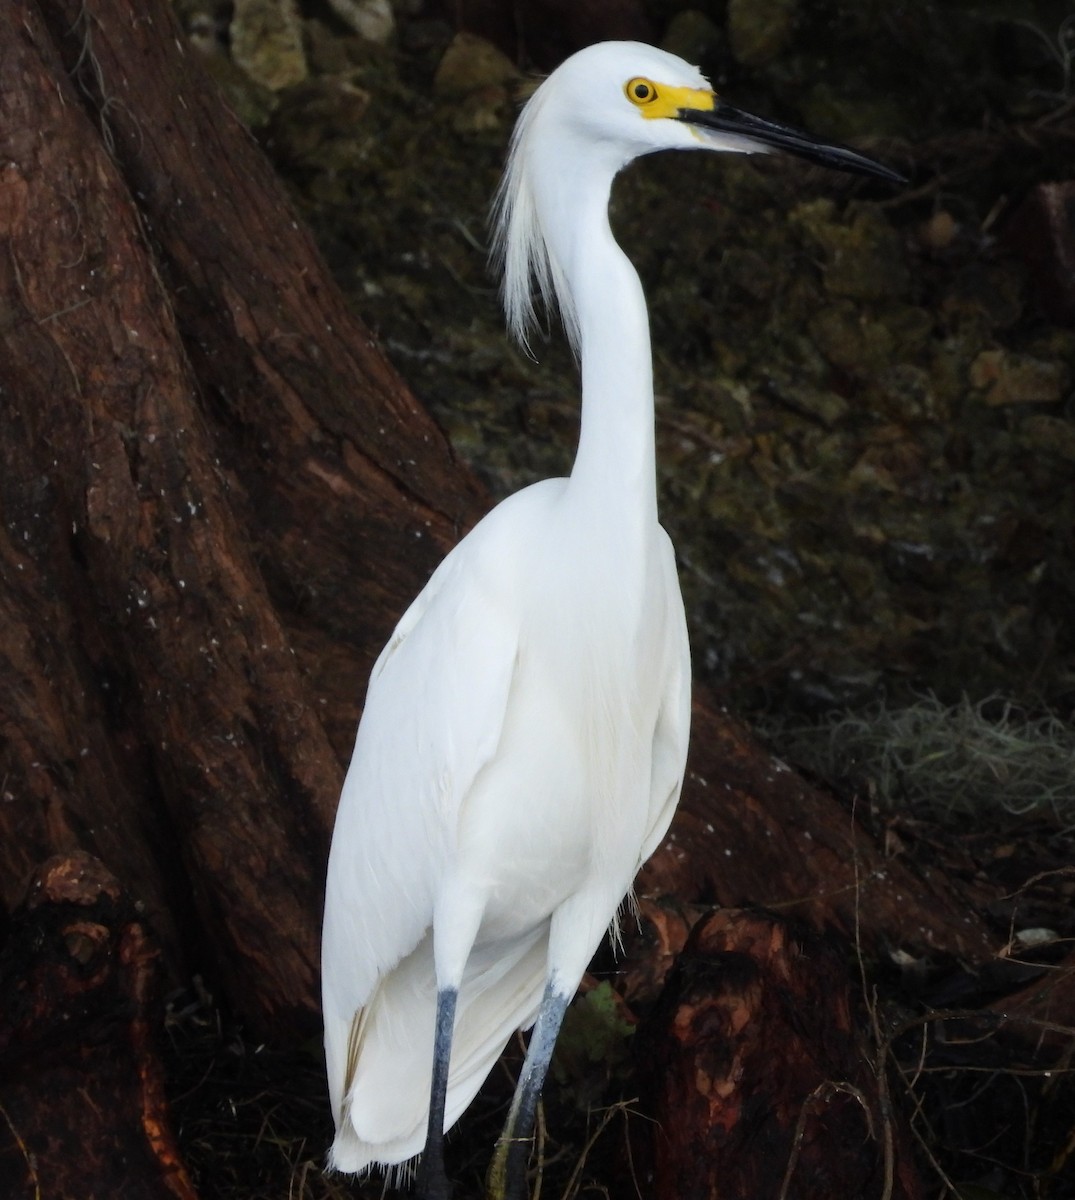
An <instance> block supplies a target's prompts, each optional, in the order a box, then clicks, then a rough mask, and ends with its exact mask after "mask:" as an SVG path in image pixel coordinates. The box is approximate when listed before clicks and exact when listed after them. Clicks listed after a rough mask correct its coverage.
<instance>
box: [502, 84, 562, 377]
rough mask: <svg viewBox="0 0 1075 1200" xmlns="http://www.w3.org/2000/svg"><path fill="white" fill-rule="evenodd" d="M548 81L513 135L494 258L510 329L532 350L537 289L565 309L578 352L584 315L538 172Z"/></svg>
mask: <svg viewBox="0 0 1075 1200" xmlns="http://www.w3.org/2000/svg"><path fill="white" fill-rule="evenodd" d="M547 95H548V93H547V90H546V88H545V86H544V85H542V86H541V87H539V88H538V90H537V91H536V92H535V93H534V94H533V96H531V97H530V99H529V101H528V102H527V104H526V107H525V108H524V109H523V111H522V113H521V114H520V116H519V120H518V122H517V124H516V126H515V132H514V133H513V134H512V137H511V147H510V149H509V151H508V161H507V164H506V165H505V167H504V175H503V177H502V178H501V180H500V184H499V186H498V187H497V190H496V195H495V196H494V197H493V205H492V212H491V222H492V226H493V245H492V251H491V254H490V260H491V262H492V264H493V267H494V269H495V270H496V271H497V273H498V274H500V276H501V285H500V295H501V300H502V301H503V304H504V315H505V317H506V318H507V325H508V330H509V332H510V333H511V335H512V337H514V338H515V339H516V341H518V342H519V344H520V345H521V346H522V347H523V349H524V350H526V351H527V352H528V353H529V351H530V334H531V331H532V330H533V329H534V328H535V327H536V326H537V325H538V314H537V311H536V307H535V303H534V300H535V291H536V294H537V295H538V296H540V297H541V305H542V307H543V308H544V309H545V311H546V312H547V313H549V314H550V315H551V314H552V312H553V311H554V310H559V313H560V319H561V321H563V324H564V329H565V331H566V333H567V336H568V340H569V341H570V342H571V346H572V348H573V349H574V351H575V353H576V354H577V353H578V347H579V327H578V317H577V315H576V312H575V305H574V300H573V298H572V296H571V289H570V288H569V287H568V283H567V276H566V275H565V274H564V270H563V267H562V266H561V265H560V263H559V262H558V261H557V259H556V257H555V255H554V254H553V253H552V252H551V250H550V248H549V244H548V241H547V240H546V238H545V233H544V230H543V229H542V226H541V218H540V215H539V212H538V202H537V189H536V183H537V180H536V178H535V175H534V172H535V171H536V170H539V169H540V168H539V162H540V156H539V155H537V154H535V145H534V143H535V142H536V140H537V138H536V136H535V133H536V128H537V127H538V126H539V125H540V116H541V111H542V109H543V107H544V101H545V100H546V98H547Z"/></svg>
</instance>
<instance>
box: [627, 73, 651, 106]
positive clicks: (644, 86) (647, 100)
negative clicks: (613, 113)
mask: <svg viewBox="0 0 1075 1200" xmlns="http://www.w3.org/2000/svg"><path fill="white" fill-rule="evenodd" d="M623 90H624V91H625V92H626V93H627V99H628V100H630V101H631V103H632V104H637V105H639V106H640V107H641V106H642V105H643V104H652V103H653V102H654V100H656V99H657V88H656V87H655V86H654V85H653V84H652V83H650V81H649V80H648V79H632V80H631V81H630V82H629V83H628V84H627V86H626V87H625V88H624V89H623Z"/></svg>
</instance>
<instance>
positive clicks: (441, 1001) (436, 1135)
mask: <svg viewBox="0 0 1075 1200" xmlns="http://www.w3.org/2000/svg"><path fill="white" fill-rule="evenodd" d="M458 995H459V993H458V992H457V991H456V990H455V988H445V989H444V990H443V991H439V992H437V1028H436V1032H435V1033H434V1035H433V1082H432V1084H431V1085H430V1089H429V1125H428V1127H427V1129H426V1148H425V1149H424V1150H423V1151H422V1161H421V1163H419V1165H418V1195H419V1197H420V1198H421V1200H450V1197H451V1194H452V1187H451V1184H450V1183H449V1182H448V1176H447V1174H445V1171H444V1100H445V1096H446V1095H447V1092H448V1063H449V1061H450V1059H451V1056H452V1030H453V1029H454V1028H455V1002H456V998H457V997H458Z"/></svg>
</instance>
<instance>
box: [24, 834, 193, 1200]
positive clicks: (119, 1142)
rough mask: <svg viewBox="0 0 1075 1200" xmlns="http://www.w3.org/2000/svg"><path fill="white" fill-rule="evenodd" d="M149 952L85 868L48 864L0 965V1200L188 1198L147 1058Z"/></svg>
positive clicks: (151, 1036) (112, 893)
mask: <svg viewBox="0 0 1075 1200" xmlns="http://www.w3.org/2000/svg"><path fill="white" fill-rule="evenodd" d="M159 960H160V954H159V951H158V949H157V947H156V946H155V944H154V941H153V938H152V936H151V934H150V933H149V932H148V930H147V929H146V927H145V924H144V922H143V921H142V920H141V918H140V917H139V916H138V914H137V912H136V910H135V907H134V904H133V902H132V900H131V898H130V896H129V895H127V894H126V893H125V892H124V890H123V889H122V888H121V887H120V885H119V883H118V882H117V880H116V879H115V877H114V876H112V875H111V874H110V873H109V872H108V871H107V870H106V869H105V868H104V867H103V866H102V864H101V863H100V862H99V861H97V860H96V859H94V858H92V857H90V856H89V855H87V854H83V853H75V854H71V855H67V856H65V857H59V858H54V859H50V860H49V861H48V862H47V863H45V864H44V865H43V866H42V867H41V869H40V870H39V871H38V872H37V874H36V875H35V876H34V878H33V881H32V883H31V885H30V888H29V892H28V894H27V898H26V900H25V902H24V904H23V905H22V906H20V907H19V908H18V909H17V910H16V912H15V913H14V914H13V917H12V922H11V926H10V929H9V931H8V936H7V939H6V942H5V945H4V950H3V953H2V955H0V995H2V996H3V998H4V1002H3V1006H2V1008H0V1078H2V1079H3V1081H4V1084H3V1092H2V1099H3V1104H2V1112H0V1194H2V1195H4V1196H8V1197H12V1198H14V1197H22V1196H26V1197H31V1196H47V1197H49V1200H85V1198H86V1197H88V1196H101V1197H104V1196H116V1197H119V1196H122V1197H124V1200H196V1193H195V1191H194V1188H193V1186H192V1184H191V1181H190V1179H189V1178H188V1177H187V1173H186V1170H185V1169H184V1167H183V1164H182V1161H181V1159H180V1155H179V1150H178V1147H177V1146H176V1142H175V1137H174V1134H173V1131H172V1127H171V1122H170V1118H169V1114H168V1107H167V1102H166V1099H165V1093H164V1081H163V1074H162V1071H161V1067H160V1062H159V1060H158V1057H157V1047H156V1040H155V1039H156V1031H157V1025H158V1022H157V1020H156V1016H155V1010H156V1007H157V1006H158V1005H159V1003H160V982H161V966H160V961H159Z"/></svg>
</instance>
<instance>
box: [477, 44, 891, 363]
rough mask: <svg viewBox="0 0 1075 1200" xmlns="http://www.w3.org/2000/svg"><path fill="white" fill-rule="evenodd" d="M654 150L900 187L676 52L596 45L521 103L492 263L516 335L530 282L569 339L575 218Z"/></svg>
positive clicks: (526, 323)
mask: <svg viewBox="0 0 1075 1200" xmlns="http://www.w3.org/2000/svg"><path fill="white" fill-rule="evenodd" d="M655 150H717V151H724V152H726V153H727V152H731V153H745V154H768V153H772V152H774V151H783V152H785V153H788V154H794V155H796V156H798V157H800V158H804V159H807V160H809V161H811V162H815V163H820V164H821V165H823V166H827V167H832V168H834V169H836V170H842V171H852V172H857V173H860V174H867V175H876V176H879V177H880V178H882V179H885V180H887V181H889V182H890V183H900V182H903V180H902V177H901V176H900V175H898V174H897V173H896V172H895V171H892V170H890V169H889V168H888V167H886V166H884V165H882V164H881V163H878V162H875V161H874V160H873V159H870V158H867V157H866V156H865V155H862V154H859V153H858V152H857V151H855V150H851V149H850V148H848V147H846V146H841V145H838V144H837V143H835V142H826V141H824V140H822V139H819V138H815V137H813V136H811V135H810V134H808V133H803V132H801V131H800V130H797V129H793V128H791V127H790V126H786V125H781V124H778V123H777V122H775V121H768V120H765V119H763V118H761V117H755V116H752V115H751V114H750V113H745V112H742V111H741V110H740V109H737V108H733V107H732V106H731V105H729V104H727V103H726V102H725V101H724V100H723V99H721V97H719V96H718V95H717V94H716V92H714V91H713V89H712V88H711V87H710V85H709V82H708V81H707V80H706V78H705V76H703V75H702V74H701V72H700V71H699V70H698V69H697V68H696V67H692V66H689V65H688V64H687V63H686V62H684V61H683V60H682V59H680V58H677V57H676V56H675V55H674V54H668V53H666V52H665V51H663V50H658V49H657V48H656V47H654V46H647V45H643V44H642V43H639V42H601V43H598V44H597V45H594V46H588V47H587V48H586V49H584V50H580V51H579V52H578V53H577V54H574V55H572V56H571V58H569V59H567V60H566V61H565V62H564V63H562V64H561V65H560V66H559V67H557V68H556V70H555V71H553V73H552V74H551V75H550V76H549V77H548V78H547V79H546V80H545V81H544V82H543V83H542V84H541V86H540V87H539V88H538V89H537V91H536V92H535V93H534V94H533V96H532V97H531V98H530V100H529V101H528V103H527V105H526V107H525V109H524V110H523V112H522V115H521V116H520V118H519V121H518V124H517V125H516V127H515V133H514V135H513V137H512V144H511V152H510V155H509V158H508V164H507V168H506V170H505V172H504V178H503V180H502V181H501V185H500V188H499V190H498V192H497V196H496V200H495V202H494V210H493V218H494V226H495V238H494V257H495V259H496V260H497V262H498V263H499V265H500V266H501V267H502V269H503V272H504V303H505V309H506V312H507V317H508V325H509V328H510V329H511V331H512V332H513V333H514V334H515V335H516V336H517V337H518V338H519V339H520V340H521V341H523V342H524V343H525V341H526V332H527V330H528V328H529V327H530V325H531V323H532V320H533V316H534V312H533V300H532V297H531V290H530V283H531V278H533V280H534V281H535V282H536V283H537V286H538V291H539V292H540V294H541V296H542V299H543V300H544V301H545V303H546V304H547V305H548V304H549V303H550V302H551V301H552V300H554V299H555V300H558V301H559V305H560V311H561V315H562V316H563V318H564V323H565V326H566V327H567V331H568V334H569V336H570V337H571V338H572V340H573V341H575V340H576V338H577V329H576V328H574V325H573V315H572V312H571V304H570V295H569V293H568V289H567V287H566V280H565V277H564V271H565V261H564V260H565V253H564V247H563V246H562V245H560V246H556V247H555V248H554V243H557V242H564V241H567V240H569V238H570V235H572V234H574V233H575V232H576V231H578V230H580V229H582V228H583V226H582V223H581V222H579V221H577V220H576V219H575V217H576V216H577V209H578V207H580V206H585V205H586V204H587V203H589V202H596V203H598V204H600V205H601V206H604V205H606V204H607V201H608V189H609V187H610V185H611V183H612V179H613V177H614V176H615V175H616V173H617V172H618V171H619V170H620V169H621V168H622V167H624V166H626V165H627V163H629V162H630V161H631V160H632V159H634V158H638V157H639V156H640V155H643V154H649V153H652V152H653V151H655Z"/></svg>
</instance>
